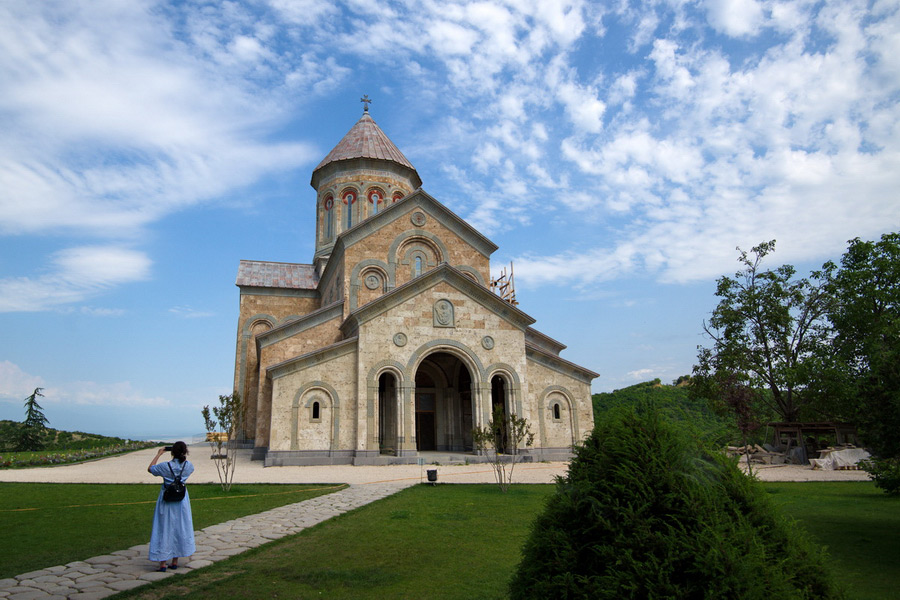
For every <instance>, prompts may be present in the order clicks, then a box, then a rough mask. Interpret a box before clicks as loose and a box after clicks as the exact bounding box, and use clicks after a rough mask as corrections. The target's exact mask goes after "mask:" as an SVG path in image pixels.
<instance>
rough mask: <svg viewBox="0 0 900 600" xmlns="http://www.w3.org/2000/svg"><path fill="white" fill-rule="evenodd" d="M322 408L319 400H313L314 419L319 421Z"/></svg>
mask: <svg viewBox="0 0 900 600" xmlns="http://www.w3.org/2000/svg"><path fill="white" fill-rule="evenodd" d="M321 410H322V409H321V407H320V405H319V402H318V401H316V402H313V405H312V420H313V421H318V420H319V419H321V418H322V416H321Z"/></svg>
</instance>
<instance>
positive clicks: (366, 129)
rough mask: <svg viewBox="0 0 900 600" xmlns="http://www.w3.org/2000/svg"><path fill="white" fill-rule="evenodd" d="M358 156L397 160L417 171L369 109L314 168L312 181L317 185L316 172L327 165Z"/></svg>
mask: <svg viewBox="0 0 900 600" xmlns="http://www.w3.org/2000/svg"><path fill="white" fill-rule="evenodd" d="M356 158H370V159H376V160H387V161H391V162H395V163H397V164H398V165H401V166H403V167H406V168H407V169H410V170H411V171H413V173H415V175H416V178H418V176H419V174H418V173H416V172H415V171H416V168H415V167H414V166H412V163H411V162H409V160H407V158H406V157H405V156H403V153H402V152H400V150H399V149H398V148H397V146H395V145H394V142H392V141H391V140H390V139H389V138H388V136H387V135H385V133H384V132H383V131H382V130H381V128H380V127H378V125H377V124H376V123H375V119H373V118H372V117H371V115H369V113H368V111H366V112H364V113H363V116H362V117H361V118H360V119H359V121H357V122H356V125H354V126H353V127H352V128H350V131H348V132H347V135H345V136H344V137H343V139H341V141H340V142H338V144H337V146H335V147H334V148H333V149H332V150H331V152H329V153H328V155H327V156H326V157H325V158H323V159H322V162H320V163H319V166H317V167H316V168H315V170H313V175H312V183H313V187H315V181H316V173H318V172H319V170H320V169H322V168H324V167H325V166H327V165H329V164H331V163H333V162H337V161H341V160H352V159H356Z"/></svg>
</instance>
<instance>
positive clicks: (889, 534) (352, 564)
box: [116, 482, 900, 600]
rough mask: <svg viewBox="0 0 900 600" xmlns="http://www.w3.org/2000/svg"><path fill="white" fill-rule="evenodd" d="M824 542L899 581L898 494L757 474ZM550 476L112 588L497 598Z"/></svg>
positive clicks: (471, 491) (862, 587)
mask: <svg viewBox="0 0 900 600" xmlns="http://www.w3.org/2000/svg"><path fill="white" fill-rule="evenodd" d="M765 488H766V489H767V490H768V491H769V492H770V493H771V496H772V498H773V500H775V501H776V502H777V503H778V504H779V505H780V506H782V508H783V509H784V510H785V511H786V512H787V513H788V514H789V515H790V516H792V517H794V518H796V519H797V520H798V521H800V523H801V524H802V525H803V526H804V527H806V528H807V529H808V530H809V531H810V533H811V534H812V535H813V536H814V537H815V538H816V539H817V540H818V541H820V542H821V543H823V544H825V545H827V546H828V547H829V548H830V550H831V553H832V556H833V560H832V563H833V564H834V566H835V572H836V574H837V577H838V579H839V581H840V582H841V583H842V584H843V586H844V587H845V589H846V590H847V592H848V597H849V598H850V599H858V600H863V599H868V598H880V599H887V598H894V597H896V593H895V592H896V590H897V589H900V563H898V561H897V557H898V556H900V546H898V544H900V501H898V500H896V499H890V498H887V497H886V496H884V495H883V494H882V493H881V492H880V491H878V490H876V489H875V487H874V486H873V485H872V484H871V483H869V482H848V483H784V484H765ZM553 489H554V488H553V486H549V485H546V486H513V488H512V489H511V490H510V492H509V493H508V494H506V495H504V494H500V493H499V492H498V491H497V488H496V486H489V485H484V486H450V485H444V486H438V487H435V488H432V487H429V486H417V487H414V488H410V489H408V490H405V491H403V492H401V493H399V494H397V495H395V496H392V497H390V498H386V499H385V500H381V501H378V502H375V503H373V504H371V505H368V506H365V507H362V508H360V509H358V510H356V511H352V512H350V513H347V514H345V515H342V516H340V517H337V518H335V519H331V520H330V521H327V522H325V523H323V524H321V525H318V526H316V527H314V528H312V529H309V530H307V531H305V532H303V533H301V534H299V535H296V536H292V537H289V538H285V539H283V540H279V541H277V542H273V543H271V544H267V545H266V546H263V547H261V548H258V549H256V550H253V551H250V552H248V553H246V554H243V555H240V556H237V557H234V558H231V559H228V560H226V561H223V562H220V563H216V564H215V565H213V566H212V567H209V568H206V569H202V570H200V571H197V572H195V573H190V574H188V575H185V576H184V577H178V578H174V579H169V580H167V581H164V582H161V583H160V584H154V585H153V586H152V587H149V588H142V589H141V590H135V591H133V592H129V593H126V594H122V595H120V596H116V598H145V599H150V598H153V599H165V598H187V597H190V598H210V599H218V598H220V597H222V596H224V595H231V596H234V597H240V598H276V597H279V598H361V599H365V598H504V597H505V594H506V582H507V580H508V579H509V577H510V576H511V575H512V572H513V570H514V568H515V565H516V563H517V562H518V560H519V549H520V547H521V545H522V542H523V541H524V539H525V537H526V535H527V534H528V526H529V524H530V522H531V520H532V519H533V518H534V516H535V515H536V514H537V513H538V512H539V511H540V510H541V508H542V506H543V503H544V500H545V499H546V498H547V496H549V495H550V494H552V493H553Z"/></svg>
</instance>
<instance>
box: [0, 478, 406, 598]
mask: <svg viewBox="0 0 900 600" xmlns="http://www.w3.org/2000/svg"><path fill="white" fill-rule="evenodd" d="M415 483H418V480H417V479H416V480H409V479H407V480H402V481H389V482H384V483H373V484H365V485H352V486H350V487H349V488H347V489H344V490H340V491H337V492H334V493H331V494H326V495H324V496H318V497H316V498H312V499H310V500H304V501H303V502H297V503H296V504H289V505H287V506H281V507H279V508H274V509H272V510H268V511H266V512H263V513H259V514H255V515H248V516H246V517H241V518H239V519H234V520H233V521H226V522H225V523H219V524H218V525H211V526H209V527H207V528H206V529H203V530H201V531H197V532H195V540H196V544H197V551H196V552H195V553H194V555H193V556H192V557H190V558H189V559H187V558H181V559H179V561H178V570H177V571H172V570H171V569H170V570H168V571H166V572H165V573H157V572H156V571H155V570H154V569H156V567H157V566H158V563H155V562H150V560H149V559H148V558H147V549H148V545H149V544H141V545H140V546H133V547H131V548H128V549H127V550H119V551H116V552H113V553H112V554H108V555H104V556H95V557H93V558H88V559H86V560H82V561H75V562H71V563H69V564H67V565H60V566H57V567H49V568H46V569H41V570H40V571H32V572H31V573H23V574H22V575H17V576H16V577H14V578H10V579H2V580H0V598H3V599H9V600H63V599H69V600H94V599H97V598H105V597H107V596H111V595H112V594H115V593H118V592H121V591H124V590H130V589H132V588H136V587H138V586H141V585H145V584H147V583H149V582H151V581H158V580H160V579H165V578H167V577H177V576H178V575H179V574H182V573H185V572H189V571H190V570H191V569H199V568H201V567H205V566H208V565H211V564H213V563H214V562H216V561H219V560H223V559H225V558H228V557H229V556H234V555H235V554H240V553H241V552H244V551H245V550H249V549H250V548H255V547H257V546H260V545H262V544H265V543H267V542H270V541H272V540H277V539H279V538H282V537H284V536H286V535H291V534H294V533H298V532H300V531H302V530H303V529H306V528H307V527H310V526H312V525H315V524H317V523H321V522H322V521H325V520H326V519H330V518H331V517H334V516H337V515H339V514H341V513H344V512H347V511H349V510H352V509H354V508H358V507H360V506H363V505H365V504H368V503H370V502H374V501H375V500H380V499H381V498H386V497H387V496H390V495H391V494H394V493H396V492H398V491H400V490H401V489H403V488H405V487H408V486H410V485H414V484H415ZM5 551H7V552H8V551H10V549H8V548H7V549H6V550H5Z"/></svg>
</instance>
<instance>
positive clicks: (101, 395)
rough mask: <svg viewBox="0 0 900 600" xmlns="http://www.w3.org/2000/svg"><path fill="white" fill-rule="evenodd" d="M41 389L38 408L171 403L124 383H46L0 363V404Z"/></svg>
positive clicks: (148, 405) (5, 362)
mask: <svg viewBox="0 0 900 600" xmlns="http://www.w3.org/2000/svg"><path fill="white" fill-rule="evenodd" d="M37 387H41V388H44V389H43V391H42V392H41V393H42V394H43V395H44V397H43V398H42V399H41V400H40V402H41V404H42V405H52V404H57V403H65V404H69V405H72V404H75V405H90V406H132V407H136V406H144V407H166V406H171V404H172V403H171V401H169V400H167V399H166V398H162V397H151V396H145V395H144V394H142V393H140V392H139V391H137V390H135V389H134V388H133V387H132V385H131V384H130V383H129V382H127V381H122V382H116V383H106V384H101V383H96V382H91V381H72V382H64V383H52V382H51V383H47V382H45V381H44V379H43V378H42V377H39V376H37V375H31V374H29V373H26V372H24V371H22V369H21V368H19V366H18V365H16V364H13V363H11V362H10V361H8V360H6V361H0V401H6V402H19V401H23V400H24V399H25V398H26V397H27V396H29V395H31V392H32V391H34V388H37Z"/></svg>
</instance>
